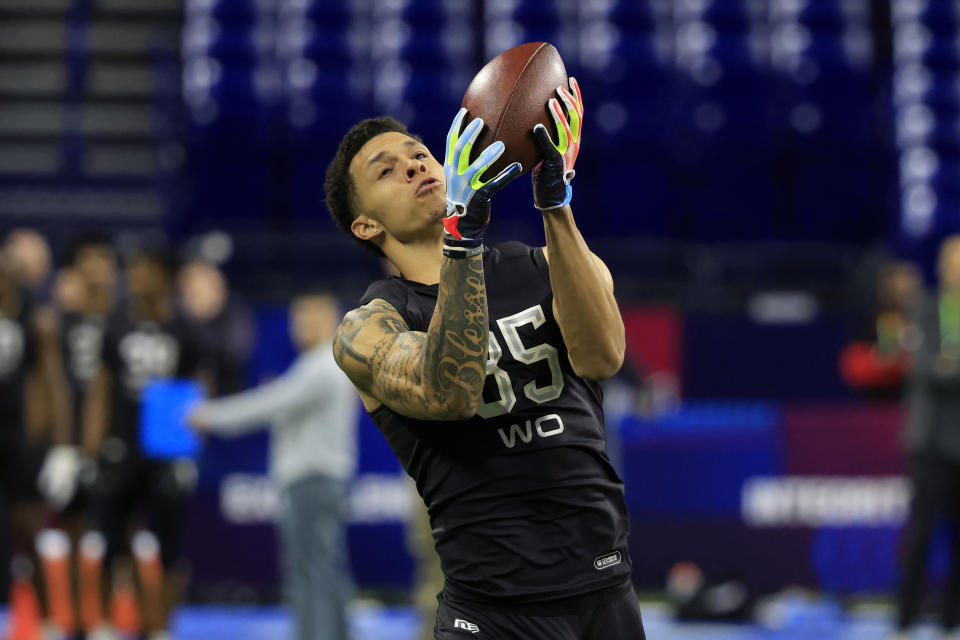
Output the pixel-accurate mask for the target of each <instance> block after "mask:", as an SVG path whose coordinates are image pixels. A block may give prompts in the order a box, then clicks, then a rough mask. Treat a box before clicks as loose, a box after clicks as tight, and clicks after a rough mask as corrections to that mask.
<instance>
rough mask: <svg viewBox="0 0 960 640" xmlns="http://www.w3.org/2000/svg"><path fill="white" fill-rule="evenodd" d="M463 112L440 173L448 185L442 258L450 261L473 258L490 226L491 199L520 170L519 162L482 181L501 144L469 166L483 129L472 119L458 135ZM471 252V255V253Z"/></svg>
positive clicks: (453, 128) (449, 137) (452, 129)
mask: <svg viewBox="0 0 960 640" xmlns="http://www.w3.org/2000/svg"><path fill="white" fill-rule="evenodd" d="M466 116H467V110H466V109H462V108H461V109H460V111H459V112H458V113H457V115H456V117H455V118H454V119H453V124H452V125H451V126H450V131H449V132H447V146H446V152H445V154H444V162H443V173H444V176H445V177H446V181H447V215H446V217H445V218H444V219H443V228H444V231H445V233H444V249H443V252H444V254H445V255H447V256H448V257H451V258H459V257H466V256H467V255H476V253H477V252H478V251H477V249H478V248H479V247H481V246H482V244H483V234H484V232H485V231H486V229H487V224H488V223H489V222H490V198H491V197H492V196H493V194H495V193H496V192H497V191H499V190H500V189H502V188H503V187H505V186H506V185H507V183H509V182H510V181H511V180H513V179H514V178H516V177H517V176H518V175H520V173H521V172H522V171H523V169H522V168H521V166H520V163H519V162H514V163H513V164H511V165H509V166H507V168H505V169H504V170H503V171H501V172H500V173H498V174H497V175H496V176H494V177H493V178H491V179H489V180H487V181H484V180H483V179H482V178H483V174H484V172H485V171H486V170H487V169H488V168H489V167H490V165H492V164H493V163H494V162H496V160H497V158H499V157H500V156H501V155H503V152H504V151H505V150H506V147H505V146H504V144H503V142H501V141H497V142H494V143H493V144H491V145H490V146H489V147H487V148H486V149H484V150H483V152H482V153H481V154H480V157H478V158H477V159H476V160H475V161H473V162H472V163H471V162H470V152H471V151H472V150H473V144H474V142H476V140H477V137H478V136H479V135H480V131H481V130H482V129H483V119H482V118H475V119H474V120H472V121H471V122H470V124H468V125H467V127H466V129H464V130H463V132H462V133H461V129H462V128H463V121H464V118H466ZM471 250H473V251H471Z"/></svg>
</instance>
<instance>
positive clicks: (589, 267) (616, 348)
mask: <svg viewBox="0 0 960 640" xmlns="http://www.w3.org/2000/svg"><path fill="white" fill-rule="evenodd" d="M543 226H544V230H545V232H546V241H547V250H548V254H549V263H550V286H551V288H552V289H553V296H554V303H555V308H556V314H557V324H559V326H560V329H561V331H562V333H563V340H564V343H565V344H566V346H567V351H568V353H569V357H570V362H571V364H572V365H573V368H574V371H575V373H577V375H580V376H582V377H585V378H589V379H592V380H603V379H606V378H609V377H611V376H612V375H613V374H615V373H616V372H617V371H618V370H619V369H620V366H621V364H623V357H624V351H625V340H624V329H623V319H622V318H621V317H620V309H619V307H618V306H617V301H616V298H614V295H613V291H612V288H611V286H610V283H609V282H608V280H607V279H606V278H605V273H604V271H603V269H602V268H601V266H600V265H599V264H598V263H597V261H596V259H594V256H593V254H592V253H591V252H590V249H589V248H588V247H587V243H586V242H585V241H584V239H583V236H582V235H580V231H579V230H578V229H577V226H576V223H575V222H574V219H573V212H572V211H571V209H570V207H569V206H567V207H562V208H559V209H553V210H550V211H546V212H544V214H543Z"/></svg>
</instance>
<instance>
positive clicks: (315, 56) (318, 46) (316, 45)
mask: <svg viewBox="0 0 960 640" xmlns="http://www.w3.org/2000/svg"><path fill="white" fill-rule="evenodd" d="M303 54H304V57H307V58H310V59H311V60H313V61H314V62H315V63H316V64H317V66H318V67H322V68H325V69H343V68H345V67H349V66H351V65H353V64H355V63H357V62H360V61H362V60H363V58H364V57H365V55H366V52H365V51H363V50H360V49H358V48H357V47H356V46H355V45H354V44H353V43H352V42H351V40H350V35H349V34H348V33H347V32H345V31H338V30H334V29H323V30H317V31H315V32H314V33H312V34H311V36H310V38H309V40H308V41H307V43H306V44H305V46H304V51H303Z"/></svg>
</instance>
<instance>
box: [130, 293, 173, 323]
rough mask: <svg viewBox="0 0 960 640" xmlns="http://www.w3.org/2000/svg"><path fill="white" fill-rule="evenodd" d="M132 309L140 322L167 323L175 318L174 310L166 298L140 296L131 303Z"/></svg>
mask: <svg viewBox="0 0 960 640" xmlns="http://www.w3.org/2000/svg"><path fill="white" fill-rule="evenodd" d="M130 305H131V309H132V310H133V313H134V315H135V316H136V317H137V318H138V319H139V320H145V321H148V322H166V321H167V320H170V319H171V317H172V316H173V309H172V305H171V303H170V301H169V300H168V299H167V298H166V296H140V297H138V298H134V299H133V300H131V301H130Z"/></svg>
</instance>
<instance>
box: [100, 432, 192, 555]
mask: <svg viewBox="0 0 960 640" xmlns="http://www.w3.org/2000/svg"><path fill="white" fill-rule="evenodd" d="M123 447H124V450H123V455H118V456H114V457H113V459H101V460H100V461H99V462H98V463H97V470H96V474H95V476H94V478H92V480H91V482H90V485H89V486H88V487H86V488H85V498H86V500H87V502H88V508H89V515H90V520H91V523H92V524H93V526H94V527H95V528H97V529H99V530H100V532H101V533H103V535H104V537H106V539H107V562H108V563H109V562H110V561H111V560H112V558H113V557H115V556H116V555H127V554H129V552H130V551H129V550H130V538H129V534H130V533H131V532H132V530H134V529H137V528H141V527H142V528H145V529H147V530H148V531H151V532H152V533H153V534H154V535H156V536H157V538H158V539H159V542H160V554H161V556H162V559H163V563H164V566H166V567H168V568H169V567H170V566H171V564H172V563H173V562H174V561H175V560H176V559H177V558H178V556H179V552H180V534H181V529H182V525H183V519H184V515H185V514H186V507H187V503H188V501H189V499H190V496H191V495H192V493H193V489H194V486H195V485H196V474H197V471H196V466H195V464H194V463H193V461H192V460H152V459H149V458H146V457H144V455H143V454H142V453H141V452H140V451H139V450H138V448H137V447H136V446H135V445H131V444H127V443H124V445H123Z"/></svg>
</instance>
